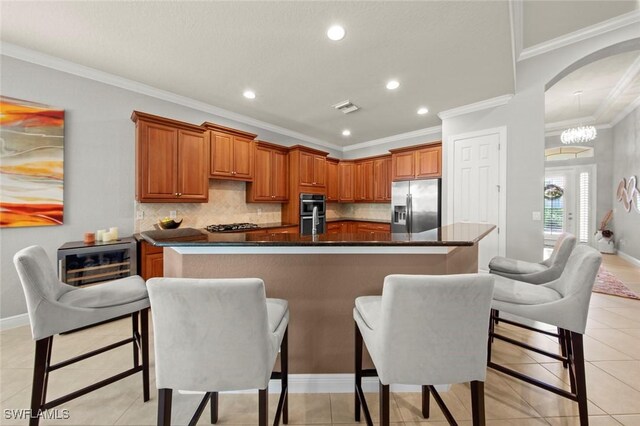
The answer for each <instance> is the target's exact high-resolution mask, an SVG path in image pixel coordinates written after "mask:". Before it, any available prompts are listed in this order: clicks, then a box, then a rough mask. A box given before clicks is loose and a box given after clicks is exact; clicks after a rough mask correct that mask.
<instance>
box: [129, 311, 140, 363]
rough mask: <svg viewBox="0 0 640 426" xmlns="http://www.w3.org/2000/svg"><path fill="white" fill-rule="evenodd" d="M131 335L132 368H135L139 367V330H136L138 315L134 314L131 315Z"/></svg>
mask: <svg viewBox="0 0 640 426" xmlns="http://www.w3.org/2000/svg"><path fill="white" fill-rule="evenodd" d="M131 335H132V336H133V339H134V342H133V366H134V367H137V366H138V365H140V360H139V357H140V349H139V344H140V339H139V337H140V330H139V328H138V313H137V312H134V313H132V314H131Z"/></svg>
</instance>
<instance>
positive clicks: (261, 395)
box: [258, 388, 269, 426]
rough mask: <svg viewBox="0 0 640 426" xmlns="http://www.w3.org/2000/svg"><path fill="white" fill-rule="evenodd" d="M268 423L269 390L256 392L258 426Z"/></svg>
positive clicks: (265, 425)
mask: <svg viewBox="0 0 640 426" xmlns="http://www.w3.org/2000/svg"><path fill="white" fill-rule="evenodd" d="M268 423H269V389H268V388H267V389H260V390H258V426H267V424H268Z"/></svg>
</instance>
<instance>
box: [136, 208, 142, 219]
mask: <svg viewBox="0 0 640 426" xmlns="http://www.w3.org/2000/svg"><path fill="white" fill-rule="evenodd" d="M142 219H144V210H138V211H137V212H136V220H142Z"/></svg>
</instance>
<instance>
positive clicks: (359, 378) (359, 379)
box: [354, 322, 362, 422]
mask: <svg viewBox="0 0 640 426" xmlns="http://www.w3.org/2000/svg"><path fill="white" fill-rule="evenodd" d="M354 324H355V325H356V330H355V336H356V340H355V346H356V350H355V353H356V358H355V364H356V365H355V367H356V368H355V370H356V387H355V392H354V396H355V399H354V405H355V419H356V422H359V421H360V397H359V396H358V389H360V388H361V387H362V334H360V329H359V328H358V323H356V322H354Z"/></svg>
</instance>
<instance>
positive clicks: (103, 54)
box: [0, 0, 628, 146]
mask: <svg viewBox="0 0 640 426" xmlns="http://www.w3.org/2000/svg"><path fill="white" fill-rule="evenodd" d="M542 3H545V4H546V3H550V2H542ZM551 3H563V2H562V1H560V2H551ZM589 3H593V2H589ZM596 3H606V4H609V3H610V2H606V1H602V2H596ZM614 3H616V4H615V5H614V6H612V7H610V8H605V10H603V8H602V7H600V8H599V9H597V10H595V9H593V8H592V9H593V10H595V12H593V13H588V14H581V13H579V14H576V15H575V16H573V17H571V18H572V19H573V22H574V23H575V25H577V27H578V28H582V27H584V26H587V25H590V24H591V23H592V21H597V20H598V19H599V20H605V19H608V18H609V17H610V16H611V15H612V14H620V13H624V12H626V11H627V10H628V5H627V4H626V3H625V4H622V6H619V5H618V4H617V2H614ZM621 3H624V2H621ZM554 7H555V9H551V10H557V9H558V8H560V9H562V7H564V6H562V7H560V6H557V5H556V6H554ZM526 9H529V5H528V3H527V4H526V7H525V12H526ZM565 9H566V7H564V9H562V10H565ZM592 9H589V10H592ZM540 10H541V8H540V6H535V7H534V11H536V12H531V13H533V14H534V15H532V16H534V18H532V19H533V20H527V19H525V20H524V27H525V29H526V28H527V27H529V28H530V29H531V28H536V24H535V22H536V20H538V21H540V20H541V19H543V20H544V21H545V25H546V24H549V25H551V24H550V22H546V21H547V20H548V19H556V18H553V16H552V17H551V18H549V17H548V16H547V15H545V14H544V13H541V12H540ZM542 10H544V9H542ZM0 12H1V13H0V15H1V18H0V19H1V20H0V37H1V38H2V40H3V41H6V42H9V43H13V44H15V45H18V46H22V47H25V48H28V49H32V50H36V51H40V52H43V53H46V54H49V55H52V56H55V57H59V58H62V59H65V60H68V61H71V62H75V63H78V64H81V65H84V66H88V67H92V68H95V69H98V70H101V71H105V72H108V73H111V74H114V75H117V76H120V77H124V78H127V79H130V80H134V81H137V82H141V83H144V84H147V85H150V86H152V87H156V88H158V89H163V90H166V91H169V92H173V93H176V94H179V95H182V96H186V97H189V98H192V99H195V100H198V101H202V102H205V103H208V104H210V105H214V106H217V107H220V108H224V109H227V110H230V111H233V112H236V113H239V114H243V115H246V116H249V117H252V118H255V119H258V120H262V121H265V122H268V123H271V124H274V125H278V126H281V127H284V128H287V129H290V130H294V131H297V132H299V133H302V134H304V135H307V136H310V137H313V138H316V139H320V140H323V141H326V142H329V143H333V144H336V145H342V146H345V145H351V144H355V143H359V142H364V141H369V140H374V139H378V138H383V137H387V136H391V135H396V134H400V133H405V132H410V131H415V130H418V129H423V128H427V127H431V126H436V125H439V124H440V120H439V119H438V117H437V115H436V114H437V113H438V112H440V111H444V110H447V109H451V108H455V107H459V106H462V105H467V104H470V103H474V102H478V101H482V100H485V99H490V98H493V97H497V96H501V95H505V94H509V93H513V91H514V76H513V69H514V67H513V58H512V43H511V27H510V19H509V4H508V2H507V1H506V0H500V1H481V2H475V1H466V2H451V1H428V2H395V1H386V2H346V1H333V2H242V1H236V2H187V1H181V2H59V1H49V2H30V1H25V2H7V1H3V2H0ZM598 17H599V18H598ZM565 18H566V16H565V15H561V16H558V17H557V19H558V20H563V19H565ZM334 23H339V24H342V25H344V26H345V28H346V31H347V36H346V37H345V39H344V40H342V41H340V42H332V41H330V40H328V39H327V37H326V36H325V33H326V30H327V28H328V27H329V26H330V25H332V24H334ZM532 25H533V27H532ZM557 27H558V26H557V25H556V26H554V27H553V28H555V29H554V30H553V32H552V33H548V32H547V33H544V34H542V30H540V31H539V33H535V34H534V36H531V37H533V38H531V37H530V38H528V39H527V40H537V39H544V38H548V37H554V36H555V34H556V33H557V32H558V31H562V29H561V28H560V29H558V28H557ZM569 30H570V28H569ZM529 32H530V31H529ZM567 32H568V31H567ZM525 33H526V32H525ZM541 34H542V35H541ZM391 78H395V79H398V80H399V81H400V84H401V86H400V88H399V89H397V90H396V91H393V92H391V91H388V90H387V89H386V88H385V83H386V81H387V80H388V79H391ZM247 88H251V89H253V90H254V91H255V92H256V93H257V98H256V99H255V100H252V101H249V100H247V99H245V98H244V97H242V92H243V91H244V90H245V89H247ZM345 99H349V100H351V101H352V102H354V103H355V104H357V105H358V106H360V107H361V108H362V109H361V110H360V111H357V112H354V113H352V114H349V115H343V114H342V113H341V112H338V111H335V110H334V109H332V108H331V105H333V104H335V103H337V102H340V101H343V100H345ZM420 106H426V107H428V108H429V110H430V112H429V114H427V115H425V116H419V115H417V114H416V110H417V109H418V107H420ZM345 128H348V129H350V130H351V133H352V135H351V136H350V137H348V138H347V137H343V136H341V131H342V130H343V129H345Z"/></svg>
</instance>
